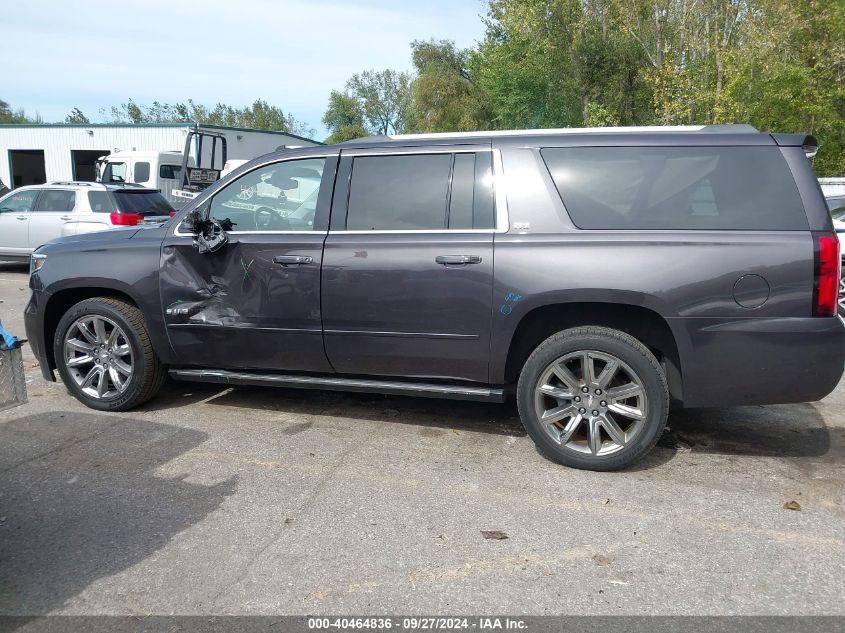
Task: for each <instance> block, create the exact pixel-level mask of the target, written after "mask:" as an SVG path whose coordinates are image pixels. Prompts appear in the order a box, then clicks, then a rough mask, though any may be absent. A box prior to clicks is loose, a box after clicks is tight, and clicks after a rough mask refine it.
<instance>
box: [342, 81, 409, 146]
mask: <svg viewBox="0 0 845 633" xmlns="http://www.w3.org/2000/svg"><path fill="white" fill-rule="evenodd" d="M411 82H412V77H411V75H410V74H409V73H405V72H399V71H396V70H391V69H389V68H388V69H385V70H381V71H376V70H365V71H364V72H362V73H358V74H355V75H352V77H350V79H349V81H347V82H346V94H347V95H348V96H350V97H352V98H354V99H355V100H356V101H357V102H358V104H359V106H360V109H361V112H363V114H364V121H365V122H366V127H367V129H368V130H370V132H371V133H373V134H401V133H402V132H405V131H406V129H407V128H409V127H411V125H410V114H411V100H412V94H411Z"/></svg>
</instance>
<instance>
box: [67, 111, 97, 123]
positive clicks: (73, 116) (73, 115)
mask: <svg viewBox="0 0 845 633" xmlns="http://www.w3.org/2000/svg"><path fill="white" fill-rule="evenodd" d="M90 122H91V121H89V120H88V117H87V116H85V114H83V112H82V110H80V109H79V108H74V109H73V110H71V111H70V113H69V114H68V115H67V116H66V117H65V123H77V124H80V123H83V124H84V123H90Z"/></svg>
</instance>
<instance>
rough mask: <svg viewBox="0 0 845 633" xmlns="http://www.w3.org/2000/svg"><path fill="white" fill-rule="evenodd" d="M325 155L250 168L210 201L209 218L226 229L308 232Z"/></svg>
mask: <svg viewBox="0 0 845 633" xmlns="http://www.w3.org/2000/svg"><path fill="white" fill-rule="evenodd" d="M325 165H326V159H325V158H303V159H299V160H289V161H283V162H280V163H272V164H270V165H264V166H263V167H258V168H257V169H254V170H252V171H250V172H248V173H246V174H244V175H243V176H241V177H240V178H238V179H237V180H234V181H232V182H231V183H230V184H229V185H227V186H226V187H224V188H223V189H221V190H220V191H219V192H218V193H217V194H215V196H214V197H213V198H212V200H211V205H210V206H211V213H210V214H211V217H213V218H214V219H215V220H217V221H218V222H220V223H221V224H222V225H223V228H224V229H226V230H227V231H229V230H232V231H311V230H313V228H314V215H315V214H316V212H317V199H318V197H319V194H320V183H321V181H322V178H323V170H324V168H325Z"/></svg>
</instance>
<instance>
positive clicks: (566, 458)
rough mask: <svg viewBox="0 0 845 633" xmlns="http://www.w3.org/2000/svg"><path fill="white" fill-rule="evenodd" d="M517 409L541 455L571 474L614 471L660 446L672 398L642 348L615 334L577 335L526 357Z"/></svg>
mask: <svg viewBox="0 0 845 633" xmlns="http://www.w3.org/2000/svg"><path fill="white" fill-rule="evenodd" d="M517 402H518V405H519V415H520V418H521V419H522V423H523V425H524V426H525V429H526V431H528V434H529V435H530V436H531V438H532V439H533V440H534V442H535V443H536V445H537V448H538V449H539V450H540V452H541V453H543V454H544V455H546V456H547V457H549V458H550V459H552V460H554V461H556V462H559V463H561V464H564V465H566V466H572V467H574V468H583V469H586V470H616V469H619V468H624V467H625V466H628V465H630V464H632V463H633V462H634V461H636V460H637V459H639V458H640V457H642V456H643V455H644V454H645V453H647V452H648V451H649V450H650V449H651V448H652V446H654V444H655V442H657V440H658V438H659V437H660V434H661V433H662V431H663V428H664V427H665V425H666V417H667V415H668V411H669V390H668V388H667V385H666V377H665V375H664V372H663V370H662V368H661V367H660V364H659V363H658V362H657V359H656V358H655V357H654V355H653V354H652V353H651V352H650V351H649V350H648V348H646V347H645V346H644V345H643V344H642V343H641V342H640V341H638V340H636V339H635V338H633V337H631V336H629V335H627V334H625V333H623V332H620V331H618V330H612V329H609V328H604V327H577V328H572V329H569V330H564V331H563V332H558V333H557V334H555V335H553V336H551V337H549V338H548V339H546V340H545V341H544V342H543V343H541V344H540V345H539V346H538V347H537V349H535V350H534V352H533V353H532V354H531V356H529V358H528V360H527V361H526V362H525V365H524V366H523V369H522V373H521V374H520V377H519V384H518V387H517Z"/></svg>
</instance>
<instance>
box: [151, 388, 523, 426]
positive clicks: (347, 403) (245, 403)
mask: <svg viewBox="0 0 845 633" xmlns="http://www.w3.org/2000/svg"><path fill="white" fill-rule="evenodd" d="M201 401H206V402H207V403H208V404H211V405H215V406H220V407H236V408H239V409H250V410H254V411H256V410H260V411H276V412H279V413H284V414H286V415H302V416H309V415H321V416H332V417H342V418H351V419H354V420H369V421H376V422H391V423H396V424H410V425H413V426H422V427H431V428H439V429H455V430H461V431H475V432H478V433H491V434H496V435H515V436H523V435H525V429H523V428H522V422H520V420H519V415H518V413H517V410H516V404H515V403H514V402H509V403H505V404H495V403H486V402H465V401H462V400H441V399H432V398H412V397H409V396H385V395H379V394H370V393H353V392H341V391H320V390H315V389H292V388H274V387H247V386H237V387H225V386H220V385H208V384H201V383H187V382H177V381H172V382H170V383H168V385H167V387H166V388H165V389H164V391H163V392H162V393H161V395H159V396H158V397H157V398H156V399H155V400H153V401H152V402H150V403H149V404H148V405H146V406H145V407H144V409H145V410H162V409H168V408H175V407H182V406H190V405H193V404H195V403H197V402H201Z"/></svg>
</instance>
